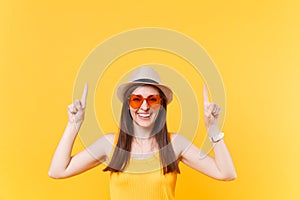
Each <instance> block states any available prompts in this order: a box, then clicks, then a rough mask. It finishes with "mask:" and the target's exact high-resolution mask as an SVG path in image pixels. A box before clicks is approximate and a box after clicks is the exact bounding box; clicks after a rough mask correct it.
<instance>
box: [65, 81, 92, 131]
mask: <svg viewBox="0 0 300 200" xmlns="http://www.w3.org/2000/svg"><path fill="white" fill-rule="evenodd" d="M87 93H88V85H87V83H85V84H84V89H83V93H82V97H81V100H78V99H76V100H75V101H74V102H73V103H72V104H70V105H68V118H69V119H68V121H69V123H72V124H75V125H76V127H79V126H80V125H81V124H82V122H83V120H84V113H85V107H86V98H87Z"/></svg>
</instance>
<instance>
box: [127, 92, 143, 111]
mask: <svg viewBox="0 0 300 200" xmlns="http://www.w3.org/2000/svg"><path fill="white" fill-rule="evenodd" d="M143 101H144V98H143V97H142V96H141V95H134V94H133V95H131V97H130V100H129V105H130V106H131V107H132V108H134V109H136V108H139V107H140V106H141V105H142V103H143Z"/></svg>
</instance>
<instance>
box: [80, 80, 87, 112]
mask: <svg viewBox="0 0 300 200" xmlns="http://www.w3.org/2000/svg"><path fill="white" fill-rule="evenodd" d="M87 94H88V85H87V83H85V84H84V89H83V93H82V97H81V105H82V107H84V108H85V105H86V98H87Z"/></svg>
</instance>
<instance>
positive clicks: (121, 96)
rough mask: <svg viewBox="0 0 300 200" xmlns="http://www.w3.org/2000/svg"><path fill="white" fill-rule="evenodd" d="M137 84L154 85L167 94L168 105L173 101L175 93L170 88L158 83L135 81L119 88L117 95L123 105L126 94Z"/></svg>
mask: <svg viewBox="0 0 300 200" xmlns="http://www.w3.org/2000/svg"><path fill="white" fill-rule="evenodd" d="M137 84H147V85H153V86H156V87H158V88H159V89H160V90H161V91H162V92H163V93H164V94H165V96H166V98H167V104H169V103H170V102H171V101H172V99H173V92H172V90H171V89H170V88H169V87H168V86H165V85H162V84H156V83H146V82H139V81H135V82H128V83H124V84H122V85H120V86H119V87H118V89H117V95H118V98H119V99H120V101H121V102H122V103H124V93H125V92H126V91H127V90H128V89H129V88H131V87H132V86H134V85H137Z"/></svg>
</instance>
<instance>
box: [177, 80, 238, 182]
mask: <svg viewBox="0 0 300 200" xmlns="http://www.w3.org/2000/svg"><path fill="white" fill-rule="evenodd" d="M203 92H204V93H203V95H204V123H205V126H206V129H207V131H208V136H209V137H213V136H215V135H217V134H219V133H220V131H219V128H218V118H219V114H220V111H221V109H220V108H219V107H218V106H217V105H216V104H215V103H211V102H209V101H208V94H207V90H206V87H205V86H204V87H203ZM176 143H177V144H176ZM176 143H175V144H176V146H177V148H178V147H179V150H177V152H181V153H180V156H181V160H182V162H183V163H185V164H187V165H188V166H190V167H192V168H194V169H196V170H198V171H200V172H202V173H204V174H206V175H208V176H210V177H213V178H215V179H219V180H234V179H235V178H236V172H235V169H234V165H233V162H232V159H231V156H230V153H229V151H228V149H227V147H226V144H225V142H224V140H223V139H221V140H220V141H218V142H216V143H213V150H214V158H213V157H211V156H209V155H206V156H205V157H203V152H201V150H200V149H199V148H197V147H196V146H195V145H193V144H192V143H191V142H189V141H188V140H187V139H185V138H184V137H182V136H179V137H178V140H177V142H176Z"/></svg>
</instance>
